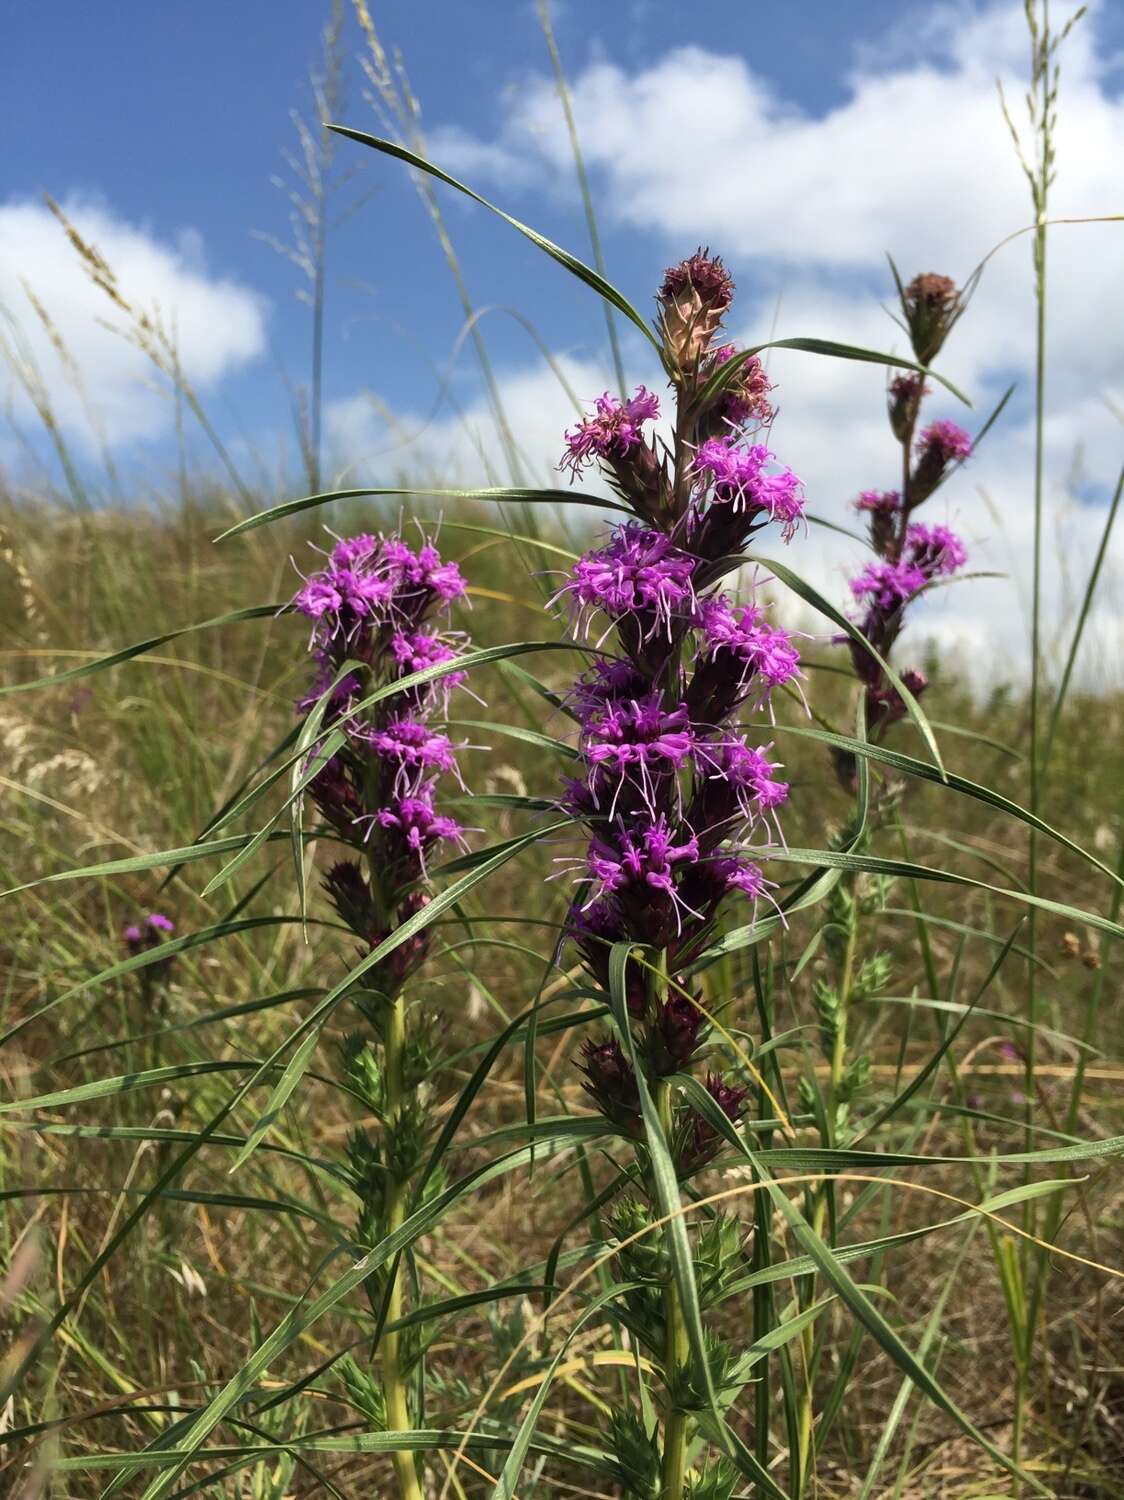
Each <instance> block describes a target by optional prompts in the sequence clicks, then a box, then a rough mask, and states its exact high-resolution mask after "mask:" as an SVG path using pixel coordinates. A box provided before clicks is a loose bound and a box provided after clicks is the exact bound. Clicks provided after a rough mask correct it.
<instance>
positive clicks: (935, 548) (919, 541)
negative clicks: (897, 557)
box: [905, 522, 968, 578]
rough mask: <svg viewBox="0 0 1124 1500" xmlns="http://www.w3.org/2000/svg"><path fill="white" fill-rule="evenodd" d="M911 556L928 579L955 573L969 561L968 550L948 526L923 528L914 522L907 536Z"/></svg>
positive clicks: (906, 540)
mask: <svg viewBox="0 0 1124 1500" xmlns="http://www.w3.org/2000/svg"><path fill="white" fill-rule="evenodd" d="M905 542H906V546H907V547H908V548H909V555H910V557H911V558H912V559H913V561H914V562H915V563H916V564H917V566H918V567H919V568H920V569H921V571H922V572H923V573H924V574H925V576H926V577H927V578H935V577H936V576H937V575H938V574H942V573H943V574H946V575H947V574H949V573H955V572H956V570H957V569H958V568H962V567H963V566H964V564H965V563H966V562H967V561H968V553H967V549H966V548H965V546H964V543H963V542H962V541H961V540H960V538H959V537H958V536H957V535H956V533H955V532H954V531H950V530H949V529H948V527H947V526H923V525H921V523H920V522H914V524H913V525H912V526H910V527H909V529H908V530H907V531H906V534H905Z"/></svg>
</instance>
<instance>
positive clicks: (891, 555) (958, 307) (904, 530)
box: [837, 274, 972, 781]
mask: <svg viewBox="0 0 1124 1500" xmlns="http://www.w3.org/2000/svg"><path fill="white" fill-rule="evenodd" d="M966 297H967V294H966V293H962V292H960V291H958V290H957V288H956V285H955V283H954V282H952V281H951V280H950V279H949V278H948V277H947V276H937V275H933V274H926V275H923V276H918V277H915V278H914V280H913V281H911V282H910V283H909V285H908V286H906V287H904V288H903V289H902V313H903V318H904V322H905V327H906V329H907V331H908V332H909V335H910V341H911V343H912V345H913V351H914V354H915V355H916V356H917V358H918V360H919V361H921V362H922V363H925V364H927V363H928V362H929V361H930V360H931V359H933V358H934V357H935V355H936V354H937V353H938V352H939V351H940V348H941V346H942V345H943V343H944V341H945V339H946V338H947V336H948V334H949V332H950V331H951V329H952V327H953V325H954V324H955V322H956V320H957V318H959V316H960V314H961V313H962V312H963V310H964V306H965V304H966ZM928 394H929V387H928V386H927V385H926V384H925V381H924V379H923V377H922V376H921V375H919V374H903V375H897V376H895V377H894V379H893V380H891V382H890V386H889V395H888V400H887V411H888V416H889V419H890V427H891V429H892V431H893V433H894V436H895V437H896V438H897V440H898V442H899V443H900V445H901V448H902V454H903V471H904V477H903V485H902V488H901V489H900V490H873V489H872V490H863V491H862V492H861V494H860V495H859V496H858V498H857V499H856V500H855V502H854V505H855V509H856V510H857V511H858V512H859V513H860V514H861V515H863V516H865V518H866V521H867V526H868V534H869V537H870V544H871V548H872V550H873V551H874V554H875V559H876V560H875V561H874V562H871V563H868V564H867V565H866V567H864V568H863V569H862V570H861V572H859V573H858V574H857V575H856V576H855V577H854V578H852V579H851V581H850V586H851V592H852V594H853V595H854V598H855V600H856V602H857V603H858V604H860V605H861V606H862V609H863V613H862V615H861V616H860V618H859V622H858V623H859V628H860V629H861V630H862V633H863V635H864V636H865V637H866V639H867V640H868V641H869V642H870V644H871V645H872V646H873V647H874V649H875V651H877V652H878V654H879V655H880V656H881V657H882V658H883V659H886V657H887V655H888V653H889V652H890V650H891V649H892V647H893V645H894V643H895V641H896V640H897V637H898V635H899V634H900V632H901V629H902V626H903V624H904V623H905V612H906V606H907V605H908V604H909V603H910V601H911V600H913V599H915V598H916V597H917V595H918V594H920V593H921V592H922V591H923V590H924V589H925V588H927V587H928V586H929V585H931V584H932V583H934V582H935V581H936V580H937V579H939V578H942V577H948V576H950V575H951V574H953V573H955V572H957V571H958V569H960V568H962V567H963V566H964V563H965V562H966V560H967V553H966V551H965V548H964V544H963V542H962V541H961V540H960V538H959V537H958V536H956V535H955V533H953V532H952V531H950V530H949V529H948V527H947V526H924V525H922V524H921V523H919V522H918V521H916V520H914V512H915V511H916V510H917V508H918V506H919V505H921V504H923V503H924V501H926V500H928V499H929V498H930V496H931V495H932V494H933V493H934V492H935V491H936V490H937V489H938V488H939V487H940V485H942V484H943V483H944V481H945V480H946V479H947V478H948V477H949V475H950V474H951V473H952V472H953V471H954V470H955V469H956V468H957V467H958V466H959V465H960V464H962V463H965V462H966V461H967V459H969V458H970V457H971V454H972V440H971V438H970V437H969V436H968V434H967V433H966V432H965V431H964V430H963V428H961V427H958V426H957V425H956V423H955V422H950V421H948V420H947V419H940V420H937V421H934V422H930V423H929V425H928V426H927V427H925V428H923V429H922V430H921V431H920V432H919V431H918V424H919V419H920V414H921V405H922V402H923V401H924V399H925V397H926V396H927V395H928ZM840 639H844V638H843V637H841V638H840ZM848 645H849V647H850V651H851V660H852V662H853V664H854V668H855V672H856V673H857V675H858V677H859V679H860V681H861V682H862V683H863V685H864V688H865V690H866V720H867V730H868V732H875V731H881V730H884V729H885V728H886V727H888V726H889V725H890V724H893V723H895V722H896V721H897V720H899V719H901V718H902V717H903V715H904V714H905V703H904V701H903V699H902V696H901V694H900V693H899V692H898V690H897V688H896V687H894V685H893V684H892V683H891V681H890V680H889V678H888V677H887V676H886V673H885V672H884V671H883V669H882V667H881V666H880V665H879V663H878V661H877V660H876V659H875V657H874V656H873V655H872V654H871V653H870V652H869V651H868V650H866V649H865V648H864V647H863V646H861V645H859V644H858V643H857V642H855V641H850V640H849V641H848ZM901 680H902V681H903V682H904V683H905V685H906V687H907V688H908V689H909V691H910V692H911V693H913V694H915V695H916V694H917V693H919V692H922V691H923V690H924V688H925V686H926V681H925V677H924V675H923V674H922V673H921V672H918V671H907V672H904V673H902V674H901ZM837 769H838V770H839V773H840V775H841V777H842V778H843V780H844V781H849V780H850V779H851V778H852V777H853V769H854V768H853V763H852V762H851V761H850V759H849V757H846V756H842V757H840V758H839V759H838V761H837Z"/></svg>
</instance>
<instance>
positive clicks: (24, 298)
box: [0, 198, 266, 445]
mask: <svg viewBox="0 0 1124 1500" xmlns="http://www.w3.org/2000/svg"><path fill="white" fill-rule="evenodd" d="M62 207H63V211H64V213H65V215H66V217H67V218H68V219H69V220H70V222H71V223H73V224H74V226H75V228H76V229H77V230H78V232H79V233H80V234H81V236H82V237H83V239H84V240H85V241H86V242H87V243H89V244H92V245H93V246H94V247H95V248H96V249H97V250H98V252H99V254H100V255H101V256H102V257H103V258H104V260H105V261H106V262H107V263H108V265H109V266H110V267H111V269H112V271H113V273H114V274H115V276H116V278H117V282H118V285H119V286H120V288H121V290H122V292H123V293H124V295H125V296H126V297H127V298H128V299H129V302H130V303H131V304H132V305H133V306H134V307H136V308H138V309H142V310H143V311H145V312H148V313H149V314H155V315H158V317H159V319H160V321H161V322H162V324H163V326H164V327H165V328H166V329H168V330H169V331H170V332H171V333H172V335H173V337H174V340H175V346H176V349H177V352H178V357H179V361H180V365H181V367H182V370H183V373H184V375H185V376H186V378H187V379H188V380H189V381H190V382H191V383H192V384H193V385H195V386H197V387H199V388H201V389H206V388H207V387H210V386H213V385H215V384H216V383H217V382H218V381H219V380H221V379H222V378H223V377H224V376H225V375H228V374H230V373H231V372H232V371H234V370H237V369H239V368H240V367H242V366H243V365H245V364H246V363H248V362H249V361H250V360H253V359H255V358H256V357H257V356H258V355H259V354H261V352H262V350H263V348H264V346H265V322H266V307H265V302H264V300H263V299H262V298H261V297H260V296H259V295H258V294H257V293H255V292H253V291H252V290H250V289H249V288H248V287H246V286H244V285H243V284H241V283H240V282H237V281H234V280H232V279H229V278H226V277H222V276H217V275H215V274H214V273H213V272H212V271H210V270H209V269H208V267H207V264H206V260H205V256H204V251H203V241H202V238H201V236H200V235H199V234H198V233H197V232H195V231H193V230H185V231H184V232H183V233H181V234H180V235H179V237H178V238H177V239H176V241H175V242H174V243H170V242H168V241H166V240H162V239H160V238H159V237H158V236H156V235H155V234H153V233H152V231H151V230H149V229H147V228H145V227H143V226H141V225H136V224H131V223H129V222H128V221H126V220H125V219H123V218H121V217H120V216H119V215H118V214H116V213H115V212H114V211H113V210H112V208H110V207H109V206H108V205H107V204H105V203H103V202H97V201H92V200H90V199H83V198H68V199H67V200H66V201H65V202H64V203H63V205H62ZM29 293H30V294H31V295H30V297H29V295H28V294H29ZM32 298H33V299H34V301H35V302H37V303H38V304H39V306H40V307H41V308H42V309H43V311H44V312H45V314H46V315H47V317H48V318H49V320H50V324H51V329H52V330H53V333H54V335H55V336H56V337H57V339H58V341H59V343H61V345H62V348H63V349H64V350H65V351H66V355H67V356H68V357H69V358H68V357H64V356H62V355H60V351H59V348H58V346H57V345H56V342H55V338H54V337H52V334H51V333H50V332H48V330H47V329H46V328H45V327H44V325H43V322H42V320H41V319H40V317H39V315H38V313H37V312H36V309H35V306H34V304H33V301H32ZM0 307H2V308H3V309H4V311H5V313H6V315H7V317H8V318H9V319H14V320H15V323H16V324H17V325H18V330H19V332H18V336H17V337H18V342H19V343H20V344H21V345H22V346H23V347H24V348H26V349H27V350H28V351H29V352H30V354H31V356H32V358H33V359H34V362H35V364H36V366H37V367H38V369H39V372H40V374H41V377H42V380H43V384H44V386H45V388H46V391H47V395H48V397H49V399H50V402H51V405H52V407H53V410H54V413H55V416H56V418H57V420H58V421H59V423H60V424H61V425H62V426H63V427H64V428H65V429H67V431H68V433H69V434H70V435H71V436H73V437H78V438H79V439H80V440H86V441H90V440H92V439H93V438H94V436H95V432H96V435H97V436H98V437H99V438H104V440H105V441H106V442H108V443H109V444H111V445H118V444H121V443H124V442H129V441H133V440H136V439H138V438H151V437H155V436H158V435H159V434H160V433H162V432H163V431H165V430H166V429H167V428H168V426H169V425H170V423H171V419H172V411H171V405H170V403H169V401H168V400H167V399H166V396H165V394H164V393H163V392H162V390H161V389H160V388H159V382H158V380H157V378H156V376H155V372H154V371H153V368H152V366H151V364H150V363H149V361H148V360H147V359H146V357H145V356H144V355H143V354H142V353H141V352H140V351H139V350H138V349H136V348H134V347H133V346H132V345H131V344H129V343H128V342H127V341H126V340H125V339H124V338H122V337H121V336H120V333H119V332H117V331H115V330H116V329H117V328H119V327H121V326H122V325H123V324H124V322H125V319H124V317H123V316H122V314H121V313H120V312H119V311H118V310H117V309H115V308H114V307H113V305H112V304H111V303H110V301H109V300H108V299H107V298H106V296H105V295H104V293H102V292H101V291H100V290H99V289H98V288H97V287H95V286H94V285H93V284H92V283H91V281H90V279H89V277H88V276H87V275H86V273H85V270H84V269H83V266H82V263H81V260H80V258H79V256H78V255H77V254H76V252H75V251H74V249H73V248H72V247H71V246H70V245H69V244H68V242H67V239H66V235H65V234H64V232H63V230H62V228H61V226H60V225H59V223H58V222H57V220H56V219H55V218H54V216H53V215H52V214H51V213H50V211H49V210H48V209H47V208H46V206H45V205H44V204H42V203H39V202H37V201H33V200H27V199H21V200H15V201H11V202H8V203H5V204H0ZM9 331H10V324H9ZM70 360H72V361H73V366H72V365H71V364H70ZM74 370H77V372H78V375H79V377H80V381H81V383H82V385H83V387H84V391H85V394H84V395H83V392H82V390H80V389H79V387H78V384H76V381H75V378H74V373H73V371H74ZM0 391H5V392H6V394H7V395H8V397H9V399H10V400H11V401H12V404H13V409H14V411H15V413H16V415H17V417H18V416H20V415H22V414H23V413H24V411H25V410H26V409H27V406H26V398H25V397H24V395H23V393H22V390H21V388H20V384H19V382H18V381H17V380H15V379H14V377H13V375H12V372H11V371H10V370H8V369H5V368H4V367H3V366H0ZM97 429H100V431H97Z"/></svg>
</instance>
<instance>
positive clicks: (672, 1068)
mask: <svg viewBox="0 0 1124 1500" xmlns="http://www.w3.org/2000/svg"><path fill="white" fill-rule="evenodd" d="M705 1024H706V1022H705V1018H704V1016H703V1013H702V1011H701V1010H700V1009H699V1007H698V1006H697V1005H695V1004H694V1002H693V1001H692V1000H690V999H688V997H687V996H686V995H672V996H671V997H670V998H669V999H668V1000H665V1001H663V1002H662V1003H661V1004H660V1005H659V1006H658V1007H657V1010H656V1016H655V1020H654V1022H653V1024H652V1028H651V1031H650V1033H649V1044H650V1047H651V1052H652V1066H653V1068H654V1069H655V1071H656V1073H657V1074H658V1075H659V1076H660V1077H661V1078H666V1077H667V1075H668V1074H669V1073H676V1072H678V1071H679V1069H680V1068H683V1067H685V1066H686V1065H687V1064H688V1063H689V1062H690V1061H691V1058H692V1057H693V1056H694V1054H695V1051H696V1049H697V1048H698V1045H699V1038H700V1036H701V1034H702V1030H703V1027H704V1025H705Z"/></svg>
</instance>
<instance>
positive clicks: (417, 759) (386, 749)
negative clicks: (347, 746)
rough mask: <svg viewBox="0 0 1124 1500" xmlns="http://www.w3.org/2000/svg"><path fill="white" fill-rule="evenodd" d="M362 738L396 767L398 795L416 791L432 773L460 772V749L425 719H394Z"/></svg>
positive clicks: (368, 731)
mask: <svg viewBox="0 0 1124 1500" xmlns="http://www.w3.org/2000/svg"><path fill="white" fill-rule="evenodd" d="M362 738H363V739H364V740H365V741H366V743H367V744H368V745H369V746H370V747H371V749H372V750H373V751H374V752H375V753H376V754H377V755H380V756H382V757H383V759H384V760H386V761H388V762H389V763H390V764H391V766H392V767H393V768H394V788H395V791H397V792H402V791H404V790H405V789H407V788H409V789H411V790H412V789H414V788H416V786H417V784H418V781H419V780H420V779H421V778H422V777H424V776H428V775H429V773H430V772H432V771H438V772H441V771H448V772H453V773H456V770H457V758H456V753H455V752H456V750H458V749H460V748H462V747H461V746H455V745H454V744H453V742H452V740H450V739H449V736H448V735H447V734H441V733H439V732H438V731H437V730H434V729H431V728H430V727H429V725H428V724H426V723H425V722H424V720H422V719H415V718H409V717H405V716H404V717H402V718H395V719H391V720H390V721H389V723H387V724H386V725H384V726H383V727H382V728H381V729H369V730H367V731H366V732H365V733H364V734H363V736H362Z"/></svg>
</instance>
